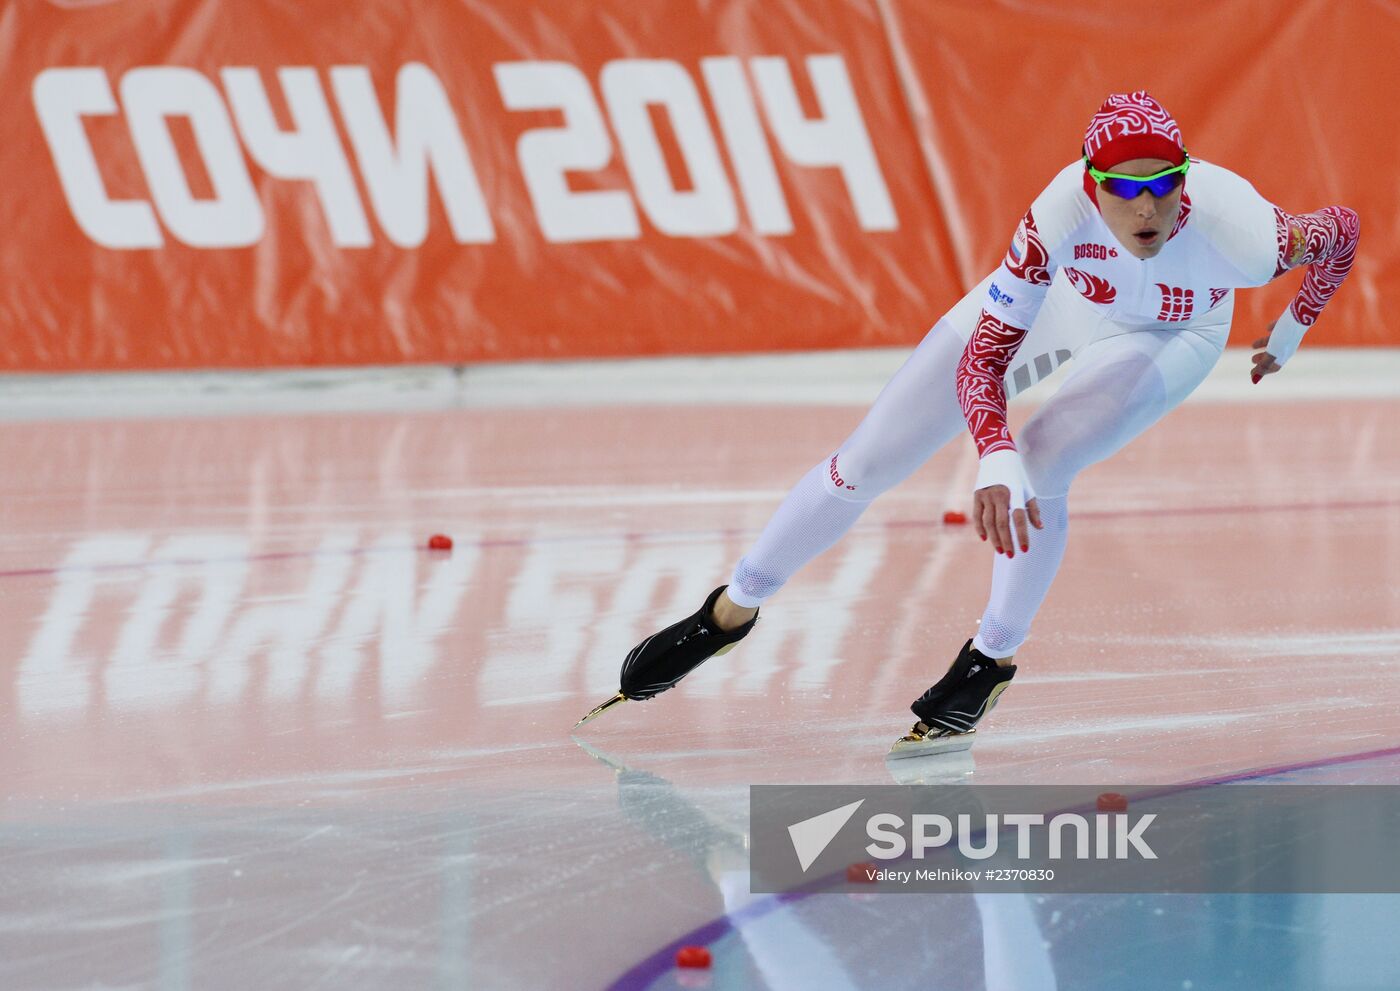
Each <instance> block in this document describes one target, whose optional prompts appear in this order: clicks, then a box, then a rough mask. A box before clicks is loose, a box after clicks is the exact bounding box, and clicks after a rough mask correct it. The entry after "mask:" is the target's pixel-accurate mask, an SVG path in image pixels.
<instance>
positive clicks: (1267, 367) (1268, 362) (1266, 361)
mask: <svg viewBox="0 0 1400 991" xmlns="http://www.w3.org/2000/svg"><path fill="white" fill-rule="evenodd" d="M1275 323H1278V321H1277V320H1275V321H1274V322H1273V323H1271V324H1269V334H1272V333H1273V331H1274V324H1275ZM1269 334H1265V335H1264V336H1263V337H1261V338H1259V340H1257V341H1255V342H1254V343H1253V344H1251V345H1250V347H1253V348H1266V347H1268V346H1269ZM1251 360H1252V361H1253V362H1254V370H1253V371H1251V372H1250V373H1249V379H1250V381H1251V382H1253V383H1254V384H1255V385H1258V384H1259V380H1260V379H1262V378H1263V377H1264V376H1265V375H1272V374H1273V373H1274V372H1281V371H1283V366H1281V365H1280V364H1279V363H1278V362H1277V361H1276V360H1274V356H1273V355H1271V354H1269V352H1267V351H1264V352H1263V353H1261V354H1256V355H1255V356H1254V357H1253V359H1251Z"/></svg>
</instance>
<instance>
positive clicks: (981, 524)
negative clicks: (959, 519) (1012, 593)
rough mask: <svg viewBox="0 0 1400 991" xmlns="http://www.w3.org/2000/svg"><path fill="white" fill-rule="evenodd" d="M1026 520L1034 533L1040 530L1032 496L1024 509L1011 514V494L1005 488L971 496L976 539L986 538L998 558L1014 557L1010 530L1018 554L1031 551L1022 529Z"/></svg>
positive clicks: (1026, 534)
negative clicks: (1013, 536) (1003, 556)
mask: <svg viewBox="0 0 1400 991" xmlns="http://www.w3.org/2000/svg"><path fill="white" fill-rule="evenodd" d="M1028 516H1029V519H1030V522H1031V525H1032V526H1034V527H1035V528H1036V529H1037V530H1043V529H1044V526H1043V525H1042V524H1041V522H1040V506H1039V505H1037V504H1036V501H1035V496H1031V498H1030V499H1029V500H1028V501H1027V502H1026V508H1025V509H1015V510H1013V509H1012V508H1011V490H1010V489H1009V488H1007V487H1006V486H1005V485H989V486H988V487H987V488H985V489H978V490H977V491H976V492H974V493H973V494H972V518H973V519H974V520H976V521H977V536H979V537H981V538H982V539H983V540H986V539H987V536H988V534H990V535H991V537H992V543H993V545H994V546H995V547H996V549H997V553H998V554H1002V553H1005V554H1006V556H1007V557H1015V556H1016V545H1015V544H1013V543H1012V541H1011V531H1012V527H1013V526H1014V527H1015V530H1016V537H1017V541H1016V543H1019V544H1020V545H1021V550H1023V551H1029V550H1030V549H1031V536H1030V530H1029V529H1027V527H1026V519H1027V517H1028Z"/></svg>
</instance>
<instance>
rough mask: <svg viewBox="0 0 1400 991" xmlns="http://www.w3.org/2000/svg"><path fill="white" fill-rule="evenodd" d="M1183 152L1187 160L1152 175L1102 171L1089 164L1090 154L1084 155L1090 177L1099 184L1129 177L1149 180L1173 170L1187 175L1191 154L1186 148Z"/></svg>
mask: <svg viewBox="0 0 1400 991" xmlns="http://www.w3.org/2000/svg"><path fill="white" fill-rule="evenodd" d="M1182 154H1183V155H1186V161H1184V162H1182V163H1181V164H1180V165H1173V166H1172V167H1171V168H1169V169H1163V170H1162V171H1161V172H1154V173H1152V174H1151V175H1127V174H1125V173H1123V172H1100V171H1099V170H1098V169H1096V168H1094V167H1093V166H1092V165H1090V164H1089V156H1088V155H1085V156H1084V167H1085V168H1086V169H1088V170H1089V178H1091V179H1093V180H1094V182H1095V183H1097V184H1098V185H1103V181H1104V180H1105V179H1128V180H1131V181H1132V182H1149V181H1151V180H1152V179H1160V178H1162V176H1167V175H1171V174H1172V173H1173V172H1180V173H1181V174H1182V175H1185V174H1186V170H1187V169H1189V168H1190V167H1191V156H1190V155H1189V154H1188V153H1187V152H1186V149H1184V148H1183V149H1182Z"/></svg>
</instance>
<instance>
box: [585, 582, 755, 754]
mask: <svg viewBox="0 0 1400 991" xmlns="http://www.w3.org/2000/svg"><path fill="white" fill-rule="evenodd" d="M728 587H729V586H728V585H721V586H720V587H719V588H717V589H715V590H714V591H713V592H711V593H710V597H709V598H708V599H706V600H705V604H704V605H703V606H701V607H700V611H699V612H697V613H696V614H695V615H693V616H687V617H686V618H685V619H683V620H681V621H680V622H679V623H674V624H672V625H671V626H668V627H666V629H664V630H662V631H661V632H660V633H654V634H652V635H651V636H649V637H647V638H646V639H645V640H643V641H642V642H641V643H639V644H637V646H635V647H633V648H632V652H631V653H629V654H628V655H627V659H626V660H624V661H623V662H622V687H621V688H619V689H618V692H617V694H616V695H614V696H613V697H612V698H610V699H608V700H607V701H606V702H604V703H603V704H602V705H600V706H597V707H595V708H594V709H593V711H592V712H590V713H589V714H588V715H586V716H584V717H583V718H582V719H580V720H579V721H578V722H577V723H575V724H574V729H578V728H579V727H580V726H582V725H583V724H584V723H586V722H588V721H589V720H590V719H594V718H597V717H598V716H601V715H602V714H603V713H604V712H607V711H608V710H609V709H611V708H612V707H613V706H615V705H618V704H619V703H621V702H626V701H629V700H635V701H642V702H644V701H646V700H647V699H649V698H653V697H655V696H657V695H660V694H661V693H662V692H664V691H666V689H668V688H674V687H675V684H676V682H678V681H680V680H681V679H682V678H684V677H685V676H686V675H688V674H690V672H692V671H694V670H695V669H696V668H698V667H699V666H700V665H701V664H704V663H705V662H706V661H708V660H709V659H710V658H711V657H717V656H718V655H720V654H727V653H728V652H729V651H730V650H732V649H733V648H734V645H735V644H736V643H738V642H739V641H740V640H742V639H744V637H746V636H748V635H749V631H750V630H752V629H753V626H754V624H755V623H757V622H758V614H757V613H755V614H754V617H753V619H751V620H749V621H748V622H747V623H745V624H744V625H743V626H740V627H736V628H735V629H733V630H730V631H729V632H727V633H726V632H724V631H722V630H720V629H719V628H718V627H717V626H715V618H714V608H715V602H716V601H717V600H718V599H719V596H720V593H721V592H723V591H724V590H725V589H726V588H728Z"/></svg>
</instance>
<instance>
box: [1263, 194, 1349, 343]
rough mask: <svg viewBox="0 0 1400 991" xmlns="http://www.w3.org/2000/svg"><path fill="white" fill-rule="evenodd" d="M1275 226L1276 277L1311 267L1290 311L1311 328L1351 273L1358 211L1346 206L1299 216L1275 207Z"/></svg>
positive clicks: (1295, 317) (1300, 322)
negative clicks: (1293, 270)
mask: <svg viewBox="0 0 1400 991" xmlns="http://www.w3.org/2000/svg"><path fill="white" fill-rule="evenodd" d="M1274 223H1275V225H1276V226H1277V229H1278V267H1277V270H1276V271H1275V272H1274V275H1275V276H1276V277H1277V276H1279V275H1282V274H1283V273H1284V272H1286V271H1288V270H1289V269H1291V268H1297V267H1299V266H1300V265H1307V266H1308V273H1307V275H1305V276H1303V285H1302V288H1300V289H1299V290H1298V295H1297V296H1296V297H1294V299H1293V303H1292V305H1291V306H1290V307H1289V312H1290V313H1291V314H1292V315H1293V318H1294V319H1295V320H1297V321H1298V323H1299V324H1301V325H1302V326H1304V327H1310V326H1312V324H1313V322H1314V321H1315V320H1316V319H1317V317H1318V314H1319V313H1321V312H1322V308H1323V307H1324V306H1326V305H1327V301H1328V300H1329V299H1331V298H1332V294H1333V293H1335V292H1336V291H1337V289H1338V287H1340V286H1341V284H1342V281H1343V280H1344V279H1346V277H1347V273H1348V272H1350V271H1351V264H1352V262H1353V261H1354V260H1355V259H1356V244H1357V241H1358V240H1359V239H1360V236H1361V221H1360V218H1359V217H1357V215H1356V211H1354V210H1349V209H1347V208H1346V207H1344V206H1329V207H1327V208H1326V209H1323V210H1318V211H1317V212H1316V213H1296V214H1295V213H1285V212H1284V211H1283V210H1280V209H1278V208H1277V207H1275V208H1274Z"/></svg>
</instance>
